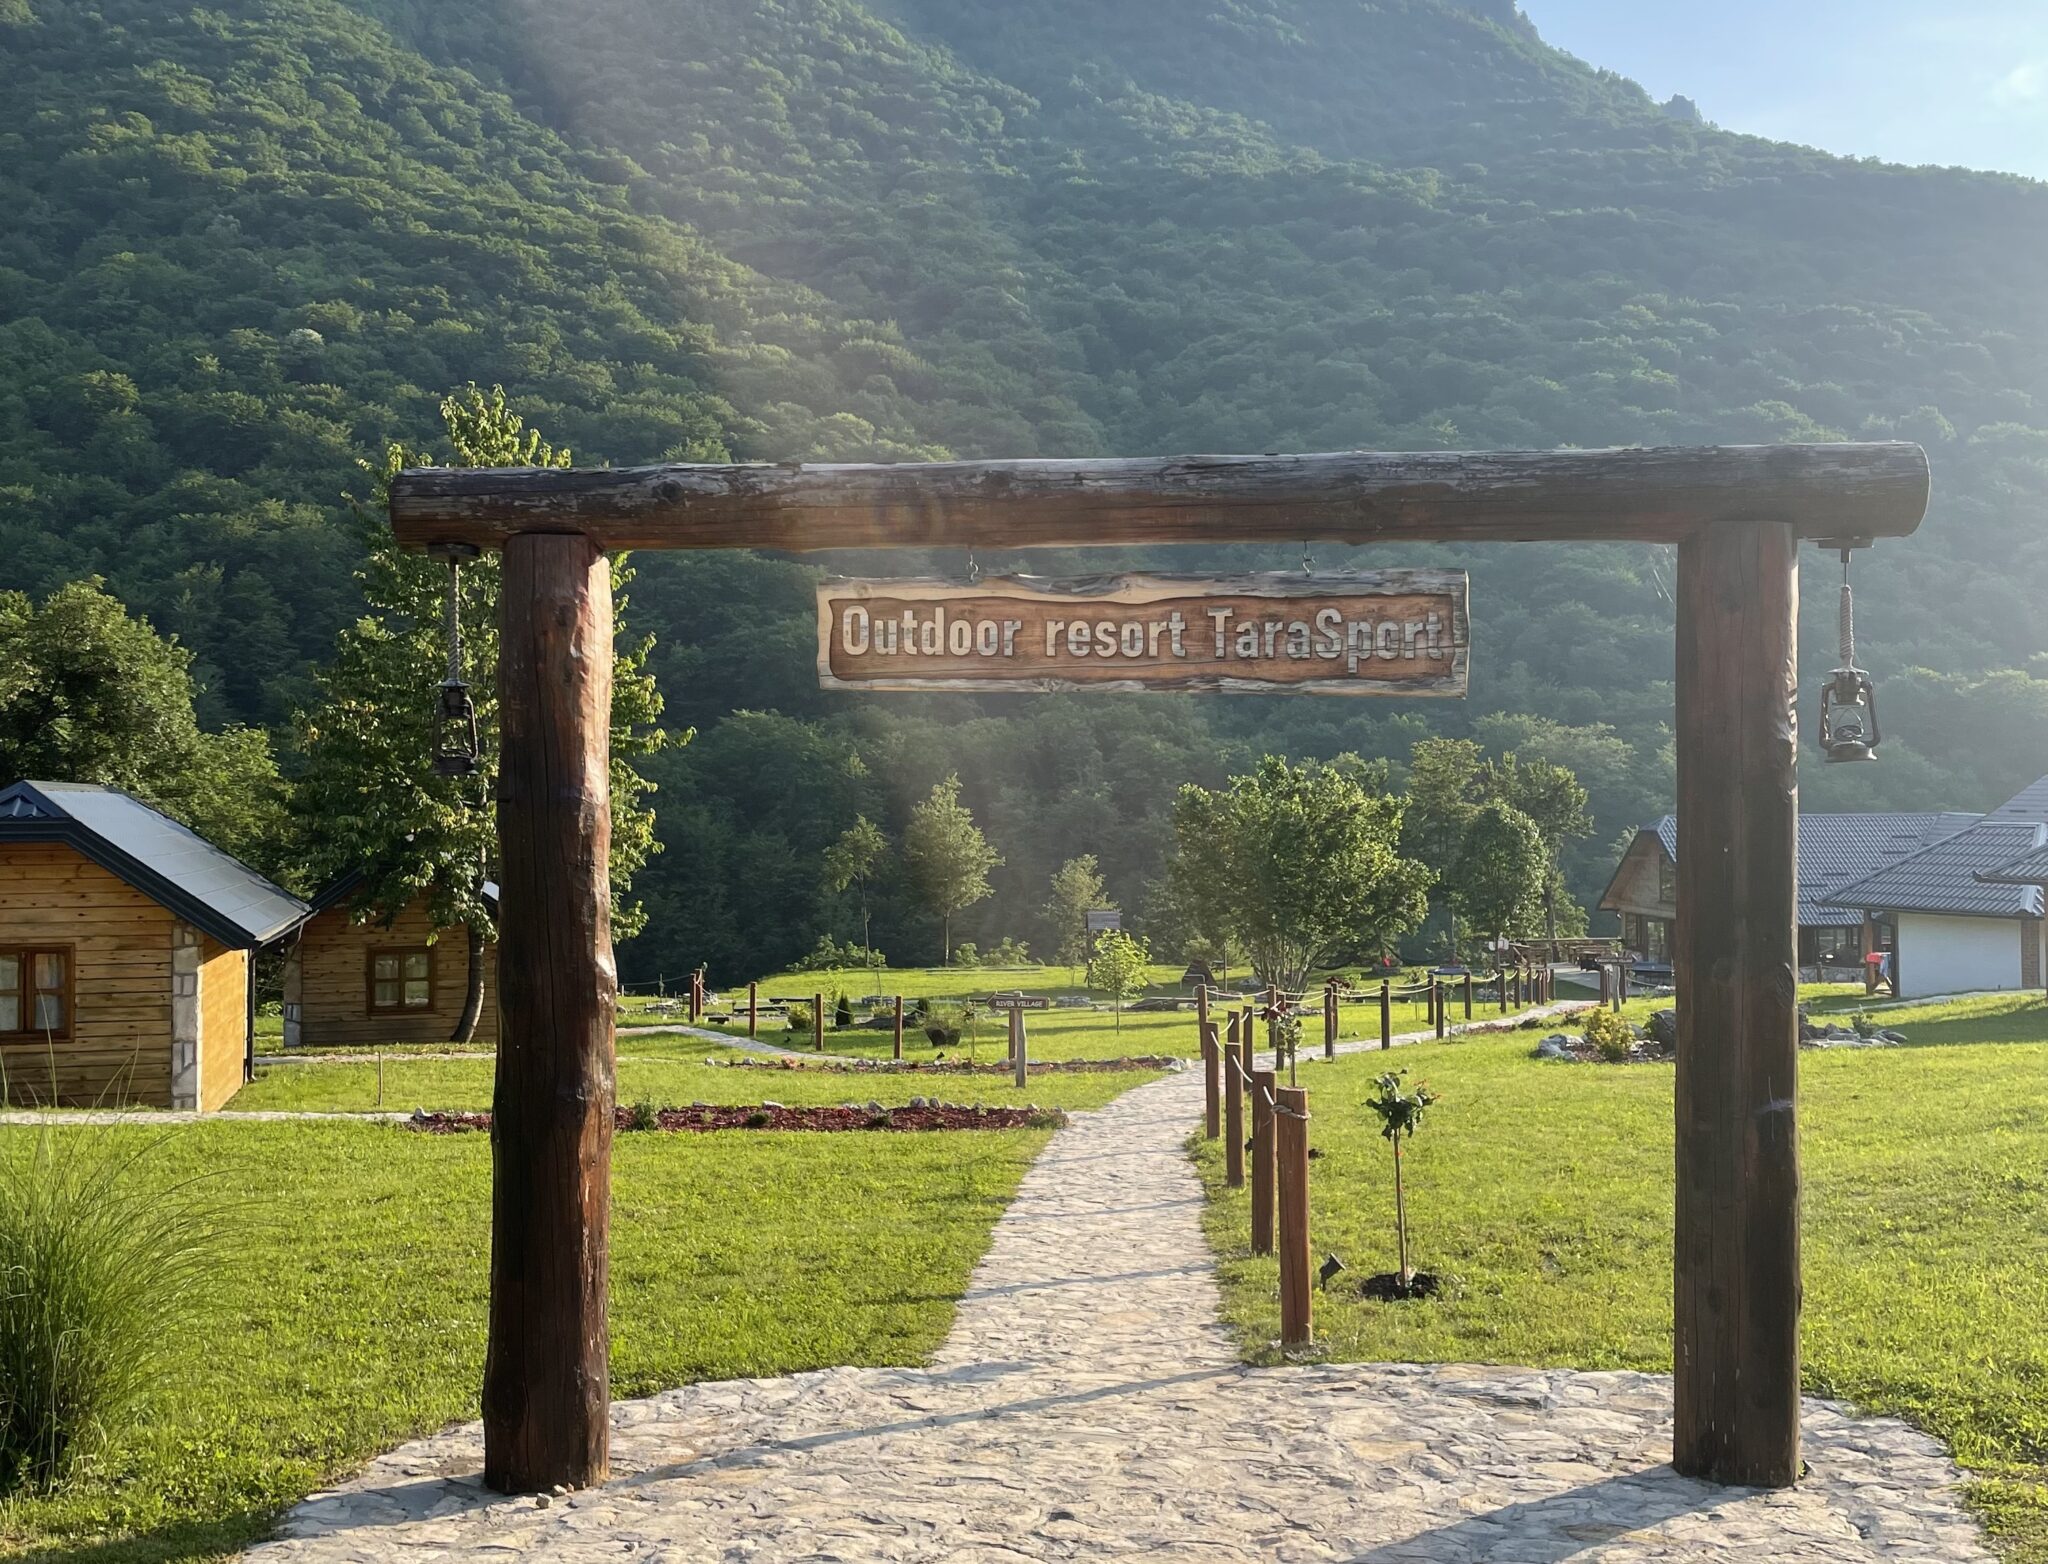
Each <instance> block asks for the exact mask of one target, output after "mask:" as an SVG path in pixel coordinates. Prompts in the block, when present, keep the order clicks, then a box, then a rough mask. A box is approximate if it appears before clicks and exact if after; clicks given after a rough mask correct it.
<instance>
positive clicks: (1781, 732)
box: [1624, 522, 1800, 1488]
mask: <svg viewBox="0 0 2048 1564" xmlns="http://www.w3.org/2000/svg"><path fill="white" fill-rule="evenodd" d="M1677 596H1678V641H1677V664H1676V667H1677V737H1678V858H1679V862H1681V863H1682V864H1684V865H1685V869H1684V872H1683V873H1681V874H1680V875H1679V877H1678V926H1677V938H1676V941H1675V943H1674V949H1673V956H1674V958H1675V960H1674V967H1675V971H1676V976H1677V980H1678V1059H1677V1065H1676V1098H1677V1100H1676V1105H1675V1106H1676V1117H1677V1146H1676V1152H1677V1155H1676V1169H1677V1187H1676V1199H1675V1202H1674V1209H1675V1216H1676V1239H1675V1253H1674V1257H1673V1258H1674V1275H1673V1281H1674V1298H1675V1302H1676V1308H1675V1310H1674V1316H1673V1324H1674V1338H1673V1354H1674V1363H1675V1365H1676V1368H1677V1376H1676V1420H1675V1422H1674V1425H1673V1433H1672V1460H1673V1464H1674V1465H1675V1466H1676V1467H1677V1468H1678V1470H1679V1471H1681V1472H1683V1473H1685V1474H1686V1475H1687V1476H1691V1477H1704V1478H1708V1479H1710V1480H1712V1481H1715V1482H1721V1483H1742V1484H1755V1485H1758V1486H1762V1487H1772V1488H1780V1487H1785V1486H1787V1485H1789V1484H1791V1483H1792V1482H1794V1481H1795V1480H1796V1479H1797V1478H1798V1476H1799V1308H1800V1258H1799V1133H1798V1110H1797V1101H1798V1092H1799V1017H1798V986H1797V985H1798V974H1799V943H1798V935H1797V932H1796V917H1797V913H1796V893H1795V883H1794V882H1795V868H1794V866H1795V865H1796V863H1797V862H1798V836H1799V765H1798V733H1797V723H1796V720H1795V712H1796V709H1797V706H1796V701H1797V695H1798V688H1797V684H1796V679H1797V664H1798V656H1797V652H1798V608H1799V556H1798V546H1797V543H1796V541H1795V539H1794V537H1793V534H1792V529H1791V528H1790V527H1789V526H1786V525H1782V524H1779V523H1774V522H1756V523H1752V524H1748V525H1739V526H1737V525H1731V526H1725V527H1716V528H1711V529H1704V530H1703V531H1702V532H1701V533H1699V534H1697V535H1695V536H1693V537H1690V538H1688V539H1686V540H1685V541H1684V542H1683V543H1681V544H1680V545H1679V548H1678V592H1677ZM1625 982H1626V979H1625V978H1624V983H1625ZM1625 992H1626V990H1625V989H1624V993H1625Z"/></svg>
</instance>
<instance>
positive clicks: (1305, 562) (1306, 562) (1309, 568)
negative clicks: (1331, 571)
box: [1301, 538, 1316, 576]
mask: <svg viewBox="0 0 2048 1564" xmlns="http://www.w3.org/2000/svg"><path fill="white" fill-rule="evenodd" d="M1301 573H1302V574H1303V575H1305V576H1312V575H1314V574H1315V573H1316V562H1315V561H1314V560H1313V559H1311V558H1310V557H1309V552H1308V539H1307V538H1303V539H1302V540H1301Z"/></svg>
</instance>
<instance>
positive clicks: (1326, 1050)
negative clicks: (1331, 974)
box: [1323, 982, 1337, 1059]
mask: <svg viewBox="0 0 2048 1564" xmlns="http://www.w3.org/2000/svg"><path fill="white" fill-rule="evenodd" d="M1323 1057H1324V1058H1325V1059H1334V1058H1336V1057H1337V985H1336V983H1335V982H1330V983H1326V984H1325V985H1324V986H1323Z"/></svg>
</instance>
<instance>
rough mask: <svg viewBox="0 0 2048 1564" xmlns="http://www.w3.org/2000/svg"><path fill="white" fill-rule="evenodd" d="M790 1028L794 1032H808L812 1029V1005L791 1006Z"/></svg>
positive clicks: (789, 1012)
mask: <svg viewBox="0 0 2048 1564" xmlns="http://www.w3.org/2000/svg"><path fill="white" fill-rule="evenodd" d="M788 1014H789V1029H790V1030H791V1031H792V1032H808V1031H809V1030H810V1029H811V1007H810V1006H809V1005H791V1006H790V1007H789V1011H788Z"/></svg>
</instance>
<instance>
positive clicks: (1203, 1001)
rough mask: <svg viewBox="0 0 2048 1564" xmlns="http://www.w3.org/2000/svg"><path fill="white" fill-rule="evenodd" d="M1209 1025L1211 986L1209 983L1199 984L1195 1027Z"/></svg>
mask: <svg viewBox="0 0 2048 1564" xmlns="http://www.w3.org/2000/svg"><path fill="white" fill-rule="evenodd" d="M1208 1024H1209V985H1208V984H1207V983H1197V984H1196V985H1195V1025H1197V1026H1207V1025H1208Z"/></svg>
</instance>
